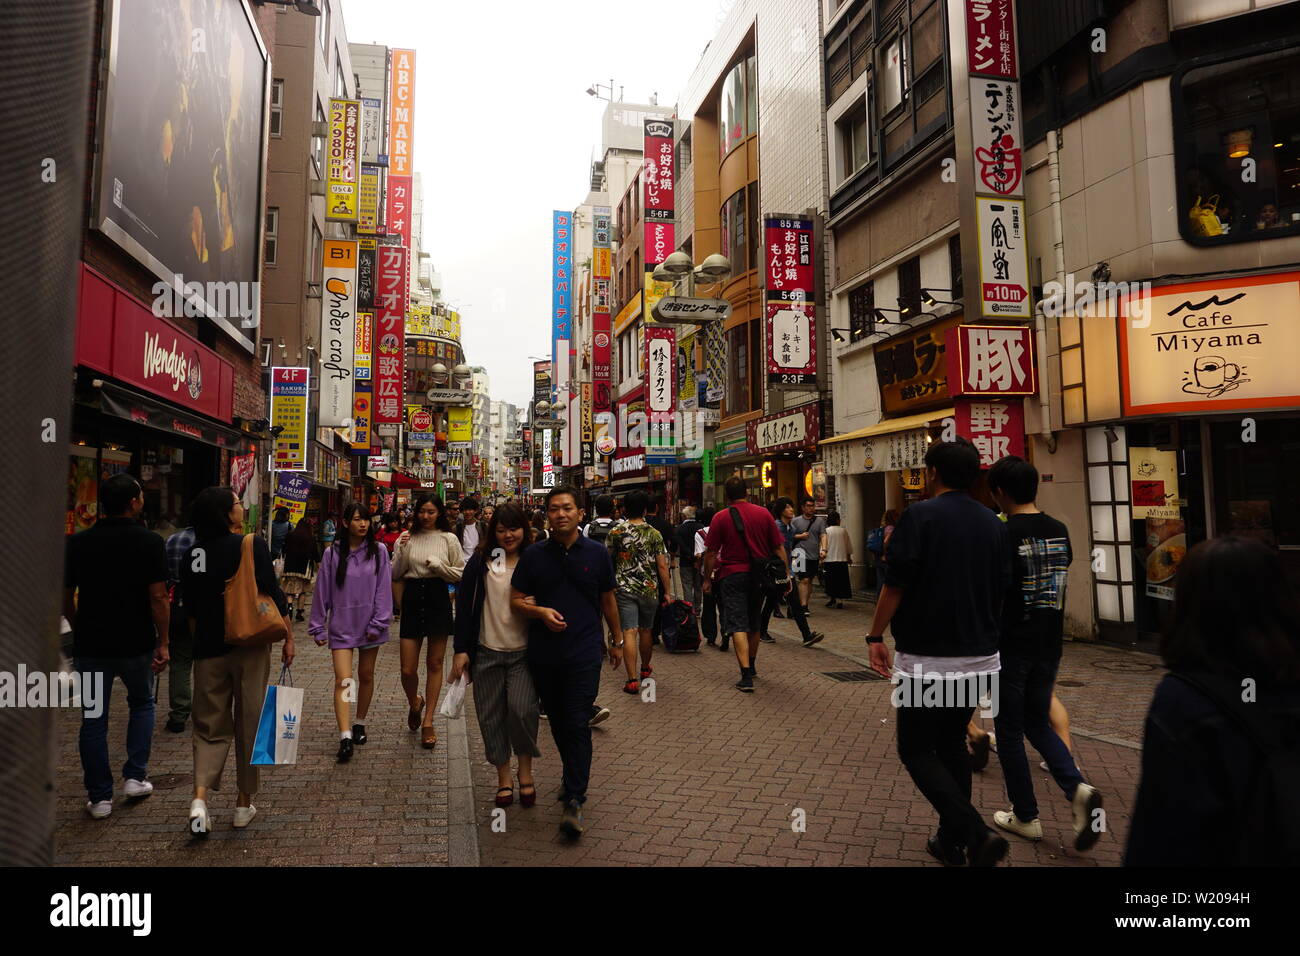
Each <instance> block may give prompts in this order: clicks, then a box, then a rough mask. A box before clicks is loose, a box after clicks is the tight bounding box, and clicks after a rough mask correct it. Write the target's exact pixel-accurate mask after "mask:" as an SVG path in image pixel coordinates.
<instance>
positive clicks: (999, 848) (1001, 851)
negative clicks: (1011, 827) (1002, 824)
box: [966, 830, 1011, 866]
mask: <svg viewBox="0 0 1300 956" xmlns="http://www.w3.org/2000/svg"><path fill="white" fill-rule="evenodd" d="M1009 849H1011V845H1010V844H1009V843H1007V841H1006V840H1004V839H1002V837H1000V836H998V835H997V834H996V833H994V832H993V831H992V830H985V831H984V838H983V839H982V840H980V842H979V843H977V844H975V845H974V846H972V847H967V850H966V853H967V856H968V857H969V859H970V865H971V866H997V865H998V864H999V863H1000V862H1002V859H1003V858H1004V857H1005V856H1006V855H1007V851H1008V850H1009Z"/></svg>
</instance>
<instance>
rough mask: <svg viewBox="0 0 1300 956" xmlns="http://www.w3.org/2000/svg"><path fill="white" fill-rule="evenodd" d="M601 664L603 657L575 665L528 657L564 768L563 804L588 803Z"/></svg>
mask: <svg viewBox="0 0 1300 956" xmlns="http://www.w3.org/2000/svg"><path fill="white" fill-rule="evenodd" d="M600 661H601V659H600V657H596V658H594V659H593V660H590V661H582V660H580V661H572V660H566V659H565V658H563V657H561V656H560V655H558V654H552V653H540V654H539V653H530V654H529V655H528V669H529V670H530V671H531V672H532V675H533V683H534V684H536V685H537V694H538V696H539V697H541V699H542V708H543V709H544V710H545V711H546V717H547V721H548V723H550V725H551V736H552V737H554V738H555V749H556V750H558V751H559V752H560V761H561V762H562V763H563V764H564V777H563V782H562V785H561V787H560V799H561V800H569V799H573V800H577V801H578V802H579V803H584V802H586V799H587V781H588V780H589V779H590V777H591V718H592V717H593V716H595V714H596V708H595V703H596V692H597V690H599V689H600Z"/></svg>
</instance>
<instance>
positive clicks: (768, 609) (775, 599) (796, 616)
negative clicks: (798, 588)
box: [762, 588, 812, 641]
mask: <svg viewBox="0 0 1300 956" xmlns="http://www.w3.org/2000/svg"><path fill="white" fill-rule="evenodd" d="M783 600H784V601H785V604H786V609H787V610H788V611H789V612H790V620H792V621H794V623H795V626H796V627H797V628H799V633H800V634H802V635H803V639H804V640H805V641H806V640H808V638H809V637H810V636H811V634H812V632H811V631H810V630H809V629H808V615H806V614H804V612H803V605H801V604H800V603H799V595H798V594H796V593H795V591H794V589H793V588H791V589H790V593H789V594H788V595H786V596H785V597H782V596H781V595H779V594H778V595H772V594H769V595H767V597H765V598H764V599H763V627H762V633H764V634H766V633H767V626H768V625H769V624H771V623H772V612H773V611H775V610H776V609H777V608H778V607H779V606H780V605H781V602H782V601H783Z"/></svg>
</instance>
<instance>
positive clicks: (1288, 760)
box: [1171, 673, 1300, 866]
mask: <svg viewBox="0 0 1300 956" xmlns="http://www.w3.org/2000/svg"><path fill="white" fill-rule="evenodd" d="M1171 676H1173V677H1175V678H1177V679H1178V680H1181V681H1182V682H1183V683H1185V684H1188V685H1189V686H1191V687H1193V688H1195V689H1196V690H1197V691H1198V692H1199V693H1200V694H1202V695H1203V696H1204V697H1206V698H1207V699H1209V700H1210V701H1213V703H1214V704H1215V706H1216V707H1218V709H1219V710H1220V711H1222V712H1223V713H1224V714H1225V715H1226V716H1227V717H1228V719H1229V720H1231V721H1232V722H1233V723H1234V724H1235V725H1236V727H1237V729H1238V730H1240V731H1241V732H1242V733H1243V734H1244V735H1245V736H1246V739H1247V740H1249V741H1250V742H1251V743H1252V744H1253V745H1254V747H1255V749H1256V750H1257V751H1258V752H1259V755H1260V759H1258V760H1257V761H1256V762H1255V766H1256V768H1257V769H1256V772H1255V775H1254V779H1253V780H1251V781H1249V782H1248V783H1247V785H1246V786H1247V790H1246V797H1245V799H1244V801H1243V803H1242V805H1241V806H1240V807H1238V808H1237V809H1238V810H1239V811H1240V813H1241V817H1240V819H1241V820H1242V821H1243V825H1244V829H1243V831H1242V833H1241V838H1240V840H1238V841H1237V845H1236V854H1237V858H1236V859H1235V860H1233V861H1232V862H1231V863H1230V865H1233V866H1246V865H1260V864H1263V865H1266V866H1277V865H1284V864H1286V865H1292V866H1294V865H1295V864H1296V862H1297V861H1300V812H1297V810H1296V800H1297V799H1298V798H1297V794H1298V793H1300V732H1297V730H1296V727H1295V726H1292V727H1290V728H1288V726H1287V722H1286V720H1284V719H1279V718H1278V717H1277V716H1275V715H1272V714H1270V713H1268V712H1267V711H1265V710H1264V709H1263V708H1262V707H1261V706H1260V705H1259V703H1258V702H1255V703H1246V702H1244V701H1242V699H1241V684H1240V683H1238V682H1236V681H1235V680H1233V679H1231V678H1224V677H1220V676H1218V675H1208V674H1196V675H1191V674H1186V673H1174V674H1172V675H1171ZM1292 722H1293V724H1294V723H1295V720H1294V718H1293V719H1292ZM1288 731H1289V733H1288Z"/></svg>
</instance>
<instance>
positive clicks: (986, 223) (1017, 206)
mask: <svg viewBox="0 0 1300 956" xmlns="http://www.w3.org/2000/svg"><path fill="white" fill-rule="evenodd" d="M975 212H976V225H977V228H978V232H979V243H980V311H981V312H982V313H983V314H984V315H986V316H989V317H991V318H1019V319H1027V318H1029V317H1030V315H1031V311H1030V308H1029V247H1028V243H1027V241H1026V239H1025V202H1024V200H1023V199H990V198H989V197H987V196H976V197H975Z"/></svg>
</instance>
